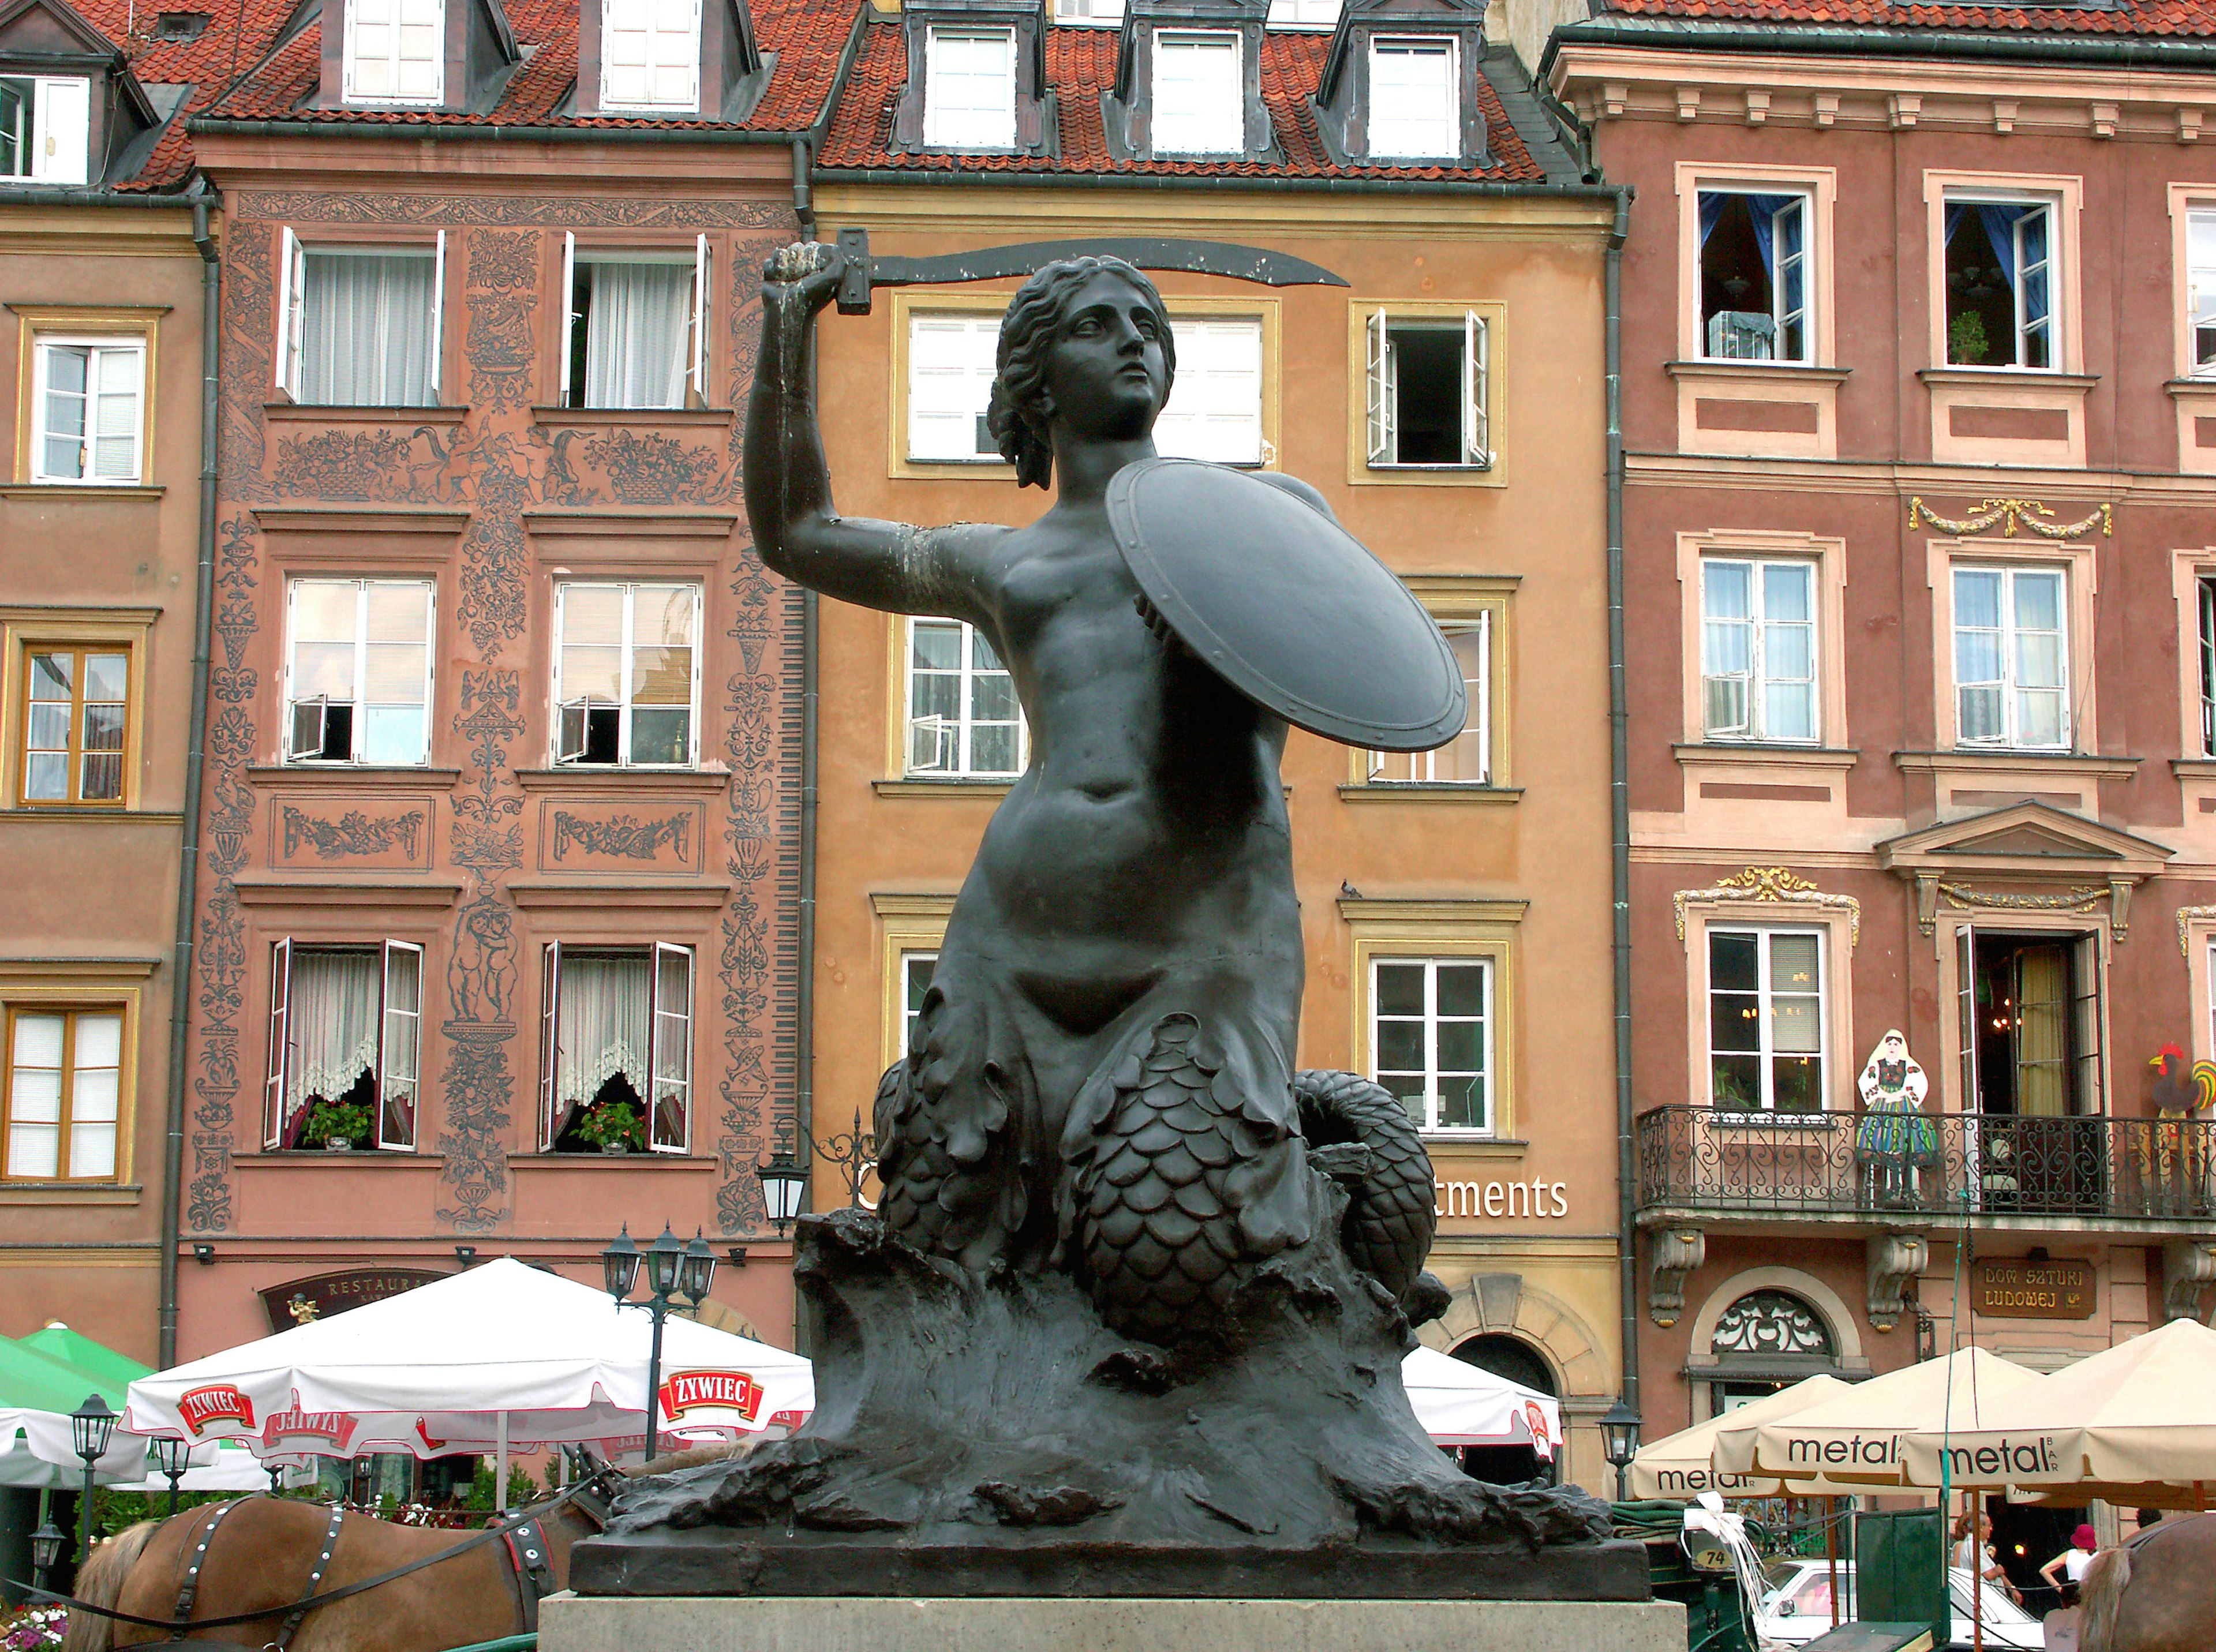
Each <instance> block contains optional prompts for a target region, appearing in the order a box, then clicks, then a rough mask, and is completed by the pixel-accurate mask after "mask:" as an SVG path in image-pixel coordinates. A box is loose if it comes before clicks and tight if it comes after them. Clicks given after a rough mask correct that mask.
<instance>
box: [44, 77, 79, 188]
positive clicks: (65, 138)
mask: <svg viewBox="0 0 2216 1652" xmlns="http://www.w3.org/2000/svg"><path fill="white" fill-rule="evenodd" d="M36 98H37V104H36V107H35V109H34V112H33V116H32V120H33V123H34V124H33V130H32V136H31V142H32V144H33V149H32V153H31V175H32V176H33V177H34V178H35V179H37V180H38V181H39V182H40V183H51V184H80V185H81V184H83V183H84V182H86V181H88V179H89V176H90V165H91V159H92V157H91V150H92V83H91V82H90V81H89V80H78V79H76V78H73V77H72V78H70V79H66V80H45V79H42V80H40V82H39V83H38V91H37V94H36Z"/></svg>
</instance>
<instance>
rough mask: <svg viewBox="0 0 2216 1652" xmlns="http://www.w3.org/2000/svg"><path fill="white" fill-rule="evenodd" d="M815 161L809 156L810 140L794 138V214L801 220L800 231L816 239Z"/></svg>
mask: <svg viewBox="0 0 2216 1652" xmlns="http://www.w3.org/2000/svg"><path fill="white" fill-rule="evenodd" d="M814 179H815V163H814V162H813V161H811V160H810V159H809V153H808V140H807V139H806V138H794V139H793V140H792V215H793V216H794V217H795V218H798V219H799V220H800V233H801V234H802V235H803V236H805V237H806V238H807V239H809V240H810V241H813V240H815V239H816V188H815V182H814Z"/></svg>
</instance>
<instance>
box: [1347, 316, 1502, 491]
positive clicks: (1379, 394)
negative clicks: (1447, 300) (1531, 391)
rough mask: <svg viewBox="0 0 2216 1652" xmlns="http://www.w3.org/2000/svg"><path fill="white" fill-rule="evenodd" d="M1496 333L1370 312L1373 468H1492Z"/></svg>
mask: <svg viewBox="0 0 2216 1652" xmlns="http://www.w3.org/2000/svg"><path fill="white" fill-rule="evenodd" d="M1489 333H1490V328H1489V326H1488V323H1487V320H1486V318H1485V317H1484V316H1480V315H1479V314H1478V313H1477V312H1476V311H1475V310H1465V311H1464V312H1463V313H1462V316H1460V317H1459V318H1456V317H1452V316H1395V315H1394V313H1393V312H1392V311H1391V310H1376V311H1374V312H1372V314H1371V315H1370V322H1369V343H1370V349H1369V380H1370V383H1369V398H1368V399H1369V453H1370V468H1371V469H1373V470H1386V469H1428V470H1487V469H1490V468H1491V466H1492V464H1493V448H1492V444H1491V440H1490V431H1489V430H1488V428H1487V426H1488V422H1489V419H1488V408H1489V406H1490V402H1491V386H1490V384H1488V383H1487V376H1488V373H1489V371H1490V366H1491V348H1490V342H1489V336H1488V335H1489Z"/></svg>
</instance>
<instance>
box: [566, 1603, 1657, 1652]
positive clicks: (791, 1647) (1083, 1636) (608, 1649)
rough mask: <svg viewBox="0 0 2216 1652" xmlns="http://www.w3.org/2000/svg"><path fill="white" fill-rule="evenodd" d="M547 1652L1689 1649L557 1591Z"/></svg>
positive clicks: (1043, 1612)
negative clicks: (620, 1596) (617, 1596)
mask: <svg viewBox="0 0 2216 1652" xmlns="http://www.w3.org/2000/svg"><path fill="white" fill-rule="evenodd" d="M1684 1645H1685V1609H1684V1607H1683V1606H1677V1605H1676V1604H1674V1603H1672V1602H1670V1601H1662V1600H1648V1601H1638V1602H1631V1601H1592V1600H1143V1599H1118V1600H1111V1599H1101V1598H1092V1599H1050V1600H1006V1599H1001V1600H929V1599H926V1600H914V1599H910V1600H901V1599H889V1598H883V1597H860V1598H856V1597H852V1596H846V1597H831V1598H820V1597H794V1596H779V1595H753V1596H748V1597H746V1598H743V1599H728V1598H727V1599H716V1598H713V1597H708V1596H699V1595H693V1596H685V1597H670V1596H644V1597H633V1598H631V1599H627V1600H622V1599H611V1598H606V1597H600V1598H588V1597H584V1596H579V1595H574V1594H557V1595H554V1596H552V1597H551V1599H549V1600H546V1601H545V1603H544V1604H543V1605H542V1606H540V1608H539V1649H540V1652H854V1649H856V1648H858V1647H859V1648H871V1647H884V1648H894V1649H901V1648H917V1647H928V1648H930V1649H931V1652H1480V1649H1482V1652H1596V1649H1603V1648H1604V1649H1606V1652H1684Z"/></svg>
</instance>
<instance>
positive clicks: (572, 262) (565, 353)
mask: <svg viewBox="0 0 2216 1652" xmlns="http://www.w3.org/2000/svg"><path fill="white" fill-rule="evenodd" d="M576 331H577V236H576V231H575V230H564V231H563V236H562V332H561V340H560V347H561V356H562V394H561V396H560V397H559V398H558V400H557V402H556V405H557V406H558V407H565V408H566V407H568V406H569V356H570V353H571V352H573V351H574V350H575V349H576V347H577V339H576Z"/></svg>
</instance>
